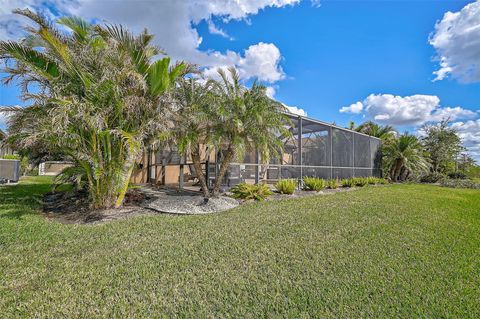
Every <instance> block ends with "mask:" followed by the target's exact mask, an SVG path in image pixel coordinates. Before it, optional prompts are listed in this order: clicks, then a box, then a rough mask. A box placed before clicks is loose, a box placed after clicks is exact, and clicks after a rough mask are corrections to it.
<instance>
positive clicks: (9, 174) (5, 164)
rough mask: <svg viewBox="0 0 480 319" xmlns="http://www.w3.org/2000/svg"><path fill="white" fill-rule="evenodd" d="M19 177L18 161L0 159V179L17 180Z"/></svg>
mask: <svg viewBox="0 0 480 319" xmlns="http://www.w3.org/2000/svg"><path fill="white" fill-rule="evenodd" d="M19 179H20V161H19V160H11V159H0V181H1V180H7V181H10V182H18V180H19Z"/></svg>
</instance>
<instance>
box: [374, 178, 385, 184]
mask: <svg viewBox="0 0 480 319" xmlns="http://www.w3.org/2000/svg"><path fill="white" fill-rule="evenodd" d="M375 184H383V185H384V184H388V181H387V180H386V179H385V178H379V177H375Z"/></svg>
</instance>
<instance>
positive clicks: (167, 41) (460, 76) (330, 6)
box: [0, 0, 480, 158]
mask: <svg viewBox="0 0 480 319" xmlns="http://www.w3.org/2000/svg"><path fill="white" fill-rule="evenodd" d="M2 1H3V2H5V3H6V6H4V9H0V38H2V39H7V38H13V39H15V38H18V37H19V36H21V30H20V29H19V28H18V21H16V20H15V19H16V18H15V17H13V16H12V15H10V14H8V12H6V11H7V10H8V9H11V8H14V7H24V6H29V7H31V8H33V9H41V10H44V11H46V12H47V13H48V14H50V15H51V16H52V17H54V16H55V15H57V14H59V13H64V14H78V15H82V16H84V17H87V18H90V19H95V18H96V19H99V20H102V19H104V20H107V21H109V22H114V23H122V24H125V25H127V26H128V27H130V28H131V29H132V30H134V31H139V30H141V29H142V28H143V27H148V28H149V30H150V31H151V32H153V33H154V34H156V35H157V38H156V41H157V43H158V44H159V45H160V46H162V47H164V48H165V49H166V50H167V52H168V53H169V54H170V55H172V56H173V57H174V58H178V59H187V60H189V61H192V62H195V63H198V64H199V65H201V66H205V68H206V73H207V74H212V73H213V70H215V69H216V68H217V67H224V66H227V65H230V64H233V65H235V66H237V68H238V69H239V70H240V73H241V74H242V77H243V78H244V79H245V81H246V83H250V82H251V81H252V79H253V78H255V77H257V78H259V79H260V80H262V82H264V83H265V84H266V85H267V86H269V87H270V89H269V90H270V92H275V93H274V97H275V98H276V99H277V100H279V101H281V102H283V103H285V104H286V105H289V106H295V107H298V108H301V109H303V110H304V111H305V112H306V113H308V115H309V116H310V117H314V118H318V119H321V120H323V121H326V122H335V123H337V124H338V125H342V126H346V125H348V122H349V121H351V120H353V121H355V122H356V123H360V122H362V121H364V120H366V119H375V120H377V121H379V122H381V123H383V124H392V125H394V126H396V127H397V128H398V129H399V130H406V129H408V130H410V131H416V130H418V128H419V127H420V126H421V125H422V124H424V123H428V122H435V121H439V120H440V119H441V118H445V117H450V118H451V119H452V122H453V124H452V125H454V126H455V127H457V129H459V131H460V133H461V135H462V138H464V140H465V145H466V146H467V147H469V149H470V151H471V153H472V154H474V155H475V156H477V158H480V146H479V145H480V132H478V131H479V130H480V120H479V117H480V113H479V112H478V111H479V110H480V90H479V89H480V72H479V71H478V69H477V65H476V63H478V62H477V61H478V59H479V58H480V41H477V40H476V39H480V31H478V30H476V27H477V26H479V25H480V12H479V11H480V5H478V4H479V3H478V2H477V3H474V2H472V1H328V0H323V1H321V2H318V1H315V2H314V3H312V2H311V1H297V0H259V1H253V4H252V3H249V2H248V1H247V2H245V3H242V1H240V2H233V1H229V0H225V1H218V3H215V5H214V4H212V3H211V2H208V1H207V2H205V1H203V0H192V1H190V2H189V1H184V2H181V1H180V2H178V1H177V2H175V1H170V0H165V1H160V2H158V1H157V2H153V1H123V2H122V3H121V4H119V3H118V2H113V1H104V2H100V1H93V0H81V1H66V0H51V1H46V0H18V1H10V0H0V2H2ZM469 4H470V5H469ZM0 7H1V6H0ZM5 7H6V8H5ZM2 10H3V11H2ZM447 12H451V13H452V14H451V15H449V14H447V15H445V14H446V13H447ZM2 29H3V30H2ZM432 39H433V40H432ZM440 58H443V61H444V65H443V66H441V65H440V63H439V62H440V61H439V59H440ZM439 69H441V70H443V71H444V72H441V75H439V74H440V73H438V74H434V72H435V71H438V70H439ZM436 78H439V79H437V80H436V81H434V80H435V79H436ZM17 96H18V91H17V89H16V88H15V87H9V88H5V87H1V88H0V105H12V104H21V102H20V101H19V100H18V98H17ZM352 104H354V105H356V107H350V106H351V105H352ZM342 107H344V109H343V111H342V112H340V110H341V108H342ZM0 125H1V124H0Z"/></svg>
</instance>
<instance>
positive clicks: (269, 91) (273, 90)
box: [266, 86, 277, 99]
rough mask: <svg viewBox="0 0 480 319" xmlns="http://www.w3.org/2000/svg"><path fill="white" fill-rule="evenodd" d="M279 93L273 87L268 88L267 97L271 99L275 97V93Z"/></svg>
mask: <svg viewBox="0 0 480 319" xmlns="http://www.w3.org/2000/svg"><path fill="white" fill-rule="evenodd" d="M276 92H277V89H276V88H275V87H273V86H267V92H266V94H267V96H268V97H269V98H271V99H273V97H274V96H275V93H276Z"/></svg>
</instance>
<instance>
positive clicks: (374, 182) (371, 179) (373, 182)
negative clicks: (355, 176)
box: [365, 176, 378, 185]
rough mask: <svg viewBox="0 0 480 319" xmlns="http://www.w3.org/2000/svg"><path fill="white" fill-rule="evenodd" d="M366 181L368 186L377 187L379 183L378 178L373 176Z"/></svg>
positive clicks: (366, 178)
mask: <svg viewBox="0 0 480 319" xmlns="http://www.w3.org/2000/svg"><path fill="white" fill-rule="evenodd" d="M365 180H366V181H367V184H368V185H375V184H377V182H378V178H376V177H373V176H368V177H365Z"/></svg>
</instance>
